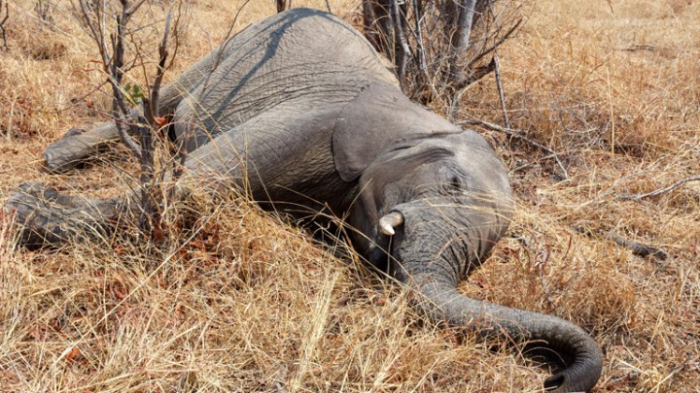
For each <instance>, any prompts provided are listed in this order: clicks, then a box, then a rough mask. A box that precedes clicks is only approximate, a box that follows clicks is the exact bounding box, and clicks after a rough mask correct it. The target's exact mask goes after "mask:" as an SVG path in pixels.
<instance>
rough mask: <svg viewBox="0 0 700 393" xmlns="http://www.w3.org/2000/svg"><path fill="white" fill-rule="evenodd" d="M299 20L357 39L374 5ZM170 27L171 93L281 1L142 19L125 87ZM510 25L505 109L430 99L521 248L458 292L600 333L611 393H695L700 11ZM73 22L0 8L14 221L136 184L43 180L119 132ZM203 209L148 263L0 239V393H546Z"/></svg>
mask: <svg viewBox="0 0 700 393" xmlns="http://www.w3.org/2000/svg"><path fill="white" fill-rule="evenodd" d="M97 3H99V2H97ZM292 5H293V6H295V7H300V6H309V7H314V8H319V9H326V8H327V7H330V8H331V10H332V11H333V12H334V13H335V14H337V15H340V16H341V17H343V18H345V19H346V20H349V21H351V22H352V23H353V24H354V25H356V26H358V28H361V27H362V24H363V21H362V14H361V1H360V0H328V1H325V0H294V1H293V4H292ZM171 8H172V9H173V10H174V11H173V12H174V13H175V14H176V16H177V21H178V23H177V24H175V25H173V29H172V30H173V34H172V36H171V38H170V40H171V42H174V40H176V41H177V48H178V49H177V53H176V54H174V53H172V52H171V54H174V55H175V56H174V57H173V59H174V60H173V64H172V66H171V67H170V69H169V70H168V72H167V73H166V75H165V78H166V79H168V78H171V77H172V76H173V75H176V74H177V73H178V71H179V70H182V69H184V68H186V67H187V66H188V65H190V64H192V63H193V62H195V61H196V60H197V59H198V58H200V57H201V56H203V55H204V54H206V53H208V52H209V51H211V49H212V48H214V47H215V46H216V45H218V43H220V42H221V41H223V40H224V39H225V37H227V35H228V33H229V30H230V29H232V30H233V31H239V30H241V29H243V28H245V27H246V26H248V25H249V24H252V23H255V22H256V21H258V20H261V19H263V18H265V17H267V16H269V15H272V14H273V13H274V12H276V4H275V2H273V1H267V0H252V1H249V2H245V1H238V0H236V1H224V2H219V1H213V0H191V1H183V2H182V3H177V2H174V1H173V2H171V1H147V3H146V5H145V6H144V7H143V8H142V9H141V10H140V12H139V13H138V14H136V15H134V17H133V20H132V21H131V23H132V25H131V26H140V28H139V29H135V31H134V32H133V35H130V36H129V37H128V40H129V43H130V45H131V47H133V48H139V50H140V53H141V54H142V56H143V59H144V61H143V62H144V63H145V66H144V67H141V66H138V67H134V68H133V69H132V70H131V71H130V72H129V73H128V76H127V77H125V81H124V82H125V83H127V82H128V83H131V84H132V86H133V84H139V85H140V86H147V85H148V82H146V78H151V79H152V78H153V76H154V75H155V72H154V64H155V62H157V60H158V53H157V49H158V43H159V42H160V40H161V38H162V29H163V25H164V20H165V15H166V13H167V11H168V9H171ZM239 11H240V13H239ZM517 12H518V18H522V19H523V23H522V25H521V26H519V28H518V31H517V33H516V34H514V35H513V36H512V37H511V38H510V39H508V40H506V41H505V43H504V44H503V45H502V46H500V47H499V49H498V56H499V60H500V67H499V68H500V82H501V84H502V88H503V89H502V91H503V100H501V98H500V96H499V93H498V89H497V81H496V77H495V74H494V73H493V72H492V73H490V74H488V75H486V76H485V77H483V78H481V79H479V80H478V81H475V82H474V83H471V84H470V85H469V86H468V87H467V88H466V89H465V90H464V92H463V93H462V94H461V95H459V97H458V99H459V102H458V104H459V105H458V110H457V111H456V112H455V111H454V108H455V105H454V102H453V100H451V99H448V98H449V97H443V96H441V95H442V94H447V93H448V92H446V91H438V92H437V93H438V96H432V97H429V99H427V98H426V97H419V96H417V97H415V98H416V99H422V100H423V101H424V102H425V103H427V105H429V106H430V108H431V109H432V110H434V111H436V112H438V113H441V114H443V115H446V116H454V119H455V120H454V121H455V122H458V123H462V124H464V125H465V127H473V128H475V129H477V130H479V131H480V132H481V133H482V134H483V135H485V136H486V137H487V138H488V139H489V140H490V142H491V143H492V145H493V146H494V147H495V149H496V150H497V152H498V153H499V155H500V156H501V157H503V160H504V162H505V163H506V165H507V167H508V168H509V171H510V177H511V181H512V184H513V188H514V191H515V194H516V200H517V204H518V209H517V211H516V218H515V221H514V222H513V223H512V225H511V228H510V230H509V233H508V236H507V237H506V238H504V239H503V240H502V241H501V242H500V243H499V245H498V246H497V248H496V250H495V251H494V253H493V255H492V257H491V258H490V260H489V261H488V262H487V263H486V264H485V265H484V266H483V267H482V268H481V269H479V270H477V271H476V272H475V273H474V274H472V276H471V277H470V278H469V280H467V281H466V282H464V283H463V285H462V286H461V288H460V290H461V291H463V292H464V293H465V294H467V295H468V296H471V297H474V298H478V299H483V300H488V301H491V302H495V303H499V304H503V305H507V306H511V307H516V308H522V309H528V310H535V311H540V312H544V313H549V314H554V315H557V316H559V317H562V318H565V319H568V320H571V321H572V322H574V323H576V324H578V325H579V326H582V327H583V328H584V329H586V330H587V331H589V332H590V333H591V335H592V336H593V337H594V338H595V339H596V341H597V342H598V343H599V344H600V345H601V347H602V348H603V351H604V353H605V367H604V371H603V376H602V377H601V380H600V382H599V384H598V385H597V388H596V391H599V392H690V391H697V389H698V386H699V385H700V267H699V263H700V181H698V180H699V176H700V78H699V77H698V75H700V46H699V45H698V43H700V25H698V24H697V21H698V20H700V2H698V1H692V0H661V1H651V0H629V1H616V0H609V1H602V0H601V1H593V2H580V1H572V0H531V1H526V2H520V3H518V11H517ZM5 15H7V18H6V19H5ZM78 16H79V15H76V10H75V9H74V8H73V7H72V6H71V3H70V2H69V1H66V0H54V1H49V0H41V1H30V0H16V1H14V2H8V1H7V0H5V1H2V2H0V27H1V28H2V29H0V34H2V33H5V32H6V34H4V37H3V36H2V35H0V40H2V39H3V38H4V39H5V40H3V41H0V179H1V180H0V204H3V203H4V201H5V200H6V199H7V198H8V197H9V195H10V193H11V192H12V191H13V190H14V189H15V188H16V187H17V186H18V185H19V184H20V183H21V182H22V181H26V180H35V181H41V182H44V183H46V184H47V185H49V186H52V187H54V188H56V189H58V190H60V191H63V192H67V193H71V194H81V195H87V196H90V197H96V198H105V197H109V196H114V195H117V194H119V193H121V192H123V190H125V189H127V188H128V187H133V186H135V185H136V184H137V183H138V170H139V163H138V161H137V160H135V159H133V158H132V156H131V154H130V152H129V150H128V149H127V148H126V147H124V148H122V149H121V150H118V151H117V152H116V153H110V154H109V155H105V156H104V157H103V158H104V160H102V161H104V162H97V163H92V164H90V165H87V166H86V167H85V168H82V169H80V170H75V171H71V172H69V173H66V174H58V175H57V174H49V173H47V172H46V171H44V170H42V168H43V165H42V158H41V153H42V151H43V149H44V148H45V147H46V145H47V144H48V143H50V142H52V141H54V140H56V139H58V138H60V137H61V136H62V135H63V133H64V132H65V131H66V130H68V129H69V128H71V127H74V126H77V127H81V128H89V127H90V126H92V125H94V124H97V123H98V122H100V121H104V120H105V119H108V118H109V116H110V112H111V105H112V101H111V90H110V87H109V85H107V84H106V83H105V75H104V73H103V69H102V65H101V63H100V62H101V60H99V58H100V57H99V53H98V51H97V48H96V47H95V43H94V42H93V40H91V38H90V36H89V34H88V33H87V31H86V29H85V26H84V25H81V24H80V23H79V22H78V19H77V17H78ZM234 21H235V23H234ZM151 79H149V80H151ZM502 101H503V102H502ZM503 106H505V109H506V110H505V116H504V111H503V109H502V107H503ZM506 118H507V123H508V125H509V127H510V128H506V120H505V119H506ZM188 204H189V207H190V209H188V210H181V211H178V210H176V209H175V210H174V211H172V212H171V215H170V216H168V217H167V219H168V220H170V221H168V222H169V223H171V224H172V225H170V226H168V227H166V230H167V232H168V233H167V234H166V235H167V236H166V238H167V241H165V242H162V244H161V245H160V246H159V247H155V248H154V247H153V246H152V244H151V242H150V240H152V239H150V240H149V239H144V238H143V237H140V236H139V235H138V234H137V232H138V226H125V227H124V228H123V229H124V231H123V232H124V233H125V234H124V235H120V236H115V237H112V238H104V239H102V240H90V241H76V242H73V243H71V244H68V245H66V246H63V247H61V248H60V249H55V250H27V249H23V248H20V247H17V246H16V242H15V235H14V234H15V232H14V230H13V226H12V217H11V215H9V214H5V215H2V216H1V218H2V220H0V391H3V392H26V391H32V392H44V391H100V392H110V391H113V392H123V391H134V392H136V391H139V392H140V391H182V392H184V391H241V392H247V391H275V392H286V391H289V392H296V391H379V392H383V391H421V392H423V391H430V392H433V391H434V392H445V391H460V392H464V391H468V392H492V391H493V392H509V391H517V392H527V391H530V392H536V391H541V389H542V388H541V386H542V381H543V380H544V378H546V376H548V375H549V374H548V371H547V370H545V369H538V368H536V367H531V363H529V361H528V360H526V359H525V357H524V356H522V355H521V354H518V353H514V352H513V351H512V350H511V349H510V348H509V347H508V346H507V345H506V343H503V346H502V347H500V346H499V347H491V346H487V345H485V344H483V343H482V342H480V341H478V340H475V339H474V338H472V337H469V336H467V337H465V336H462V335H459V334H458V332H455V331H454V330H451V329H447V328H444V327H441V326H435V325H433V324H430V323H423V322H421V320H422V319H421V318H420V316H419V315H417V314H416V313H415V311H413V309H411V308H410V307H408V305H409V303H410V299H409V294H408V293H406V292H404V291H402V290H401V288H399V287H398V286H396V285H393V284H392V283H390V282H388V281H385V280H381V279H377V278H376V277H375V276H374V275H373V274H371V273H369V272H367V271H366V270H365V269H364V268H363V266H362V264H361V263H360V262H359V261H358V260H357V258H355V257H353V255H352V252H351V251H350V250H348V249H347V246H345V245H344V243H342V242H338V243H337V244H333V245H327V244H318V242H316V241H315V240H314V239H313V237H311V236H309V233H308V232H307V231H304V230H300V229H297V228H295V227H294V226H292V225H290V224H288V223H287V222H285V220H283V219H281V218H279V217H277V216H275V215H272V214H269V213H266V212H263V211H261V210H260V209H259V208H258V207H257V206H256V205H254V204H252V203H251V202H250V201H248V200H246V198H244V197H242V196H240V195H236V194H234V193H232V194H231V195H222V196H218V197H217V198H216V199H214V198H212V197H211V196H209V195H206V194H204V193H203V194H201V195H192V196H191V198H190V200H189V201H188ZM193 211H196V212H199V213H198V214H196V215H195V214H192V213H191V212H193ZM632 242H636V243H637V245H640V244H643V245H650V246H653V247H656V248H658V249H660V250H663V251H664V254H661V253H658V254H655V255H649V256H643V255H640V254H643V253H640V252H638V251H639V250H636V251H635V250H634V247H631V246H634V244H631V243H632Z"/></svg>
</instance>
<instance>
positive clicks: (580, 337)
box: [410, 273, 603, 393]
mask: <svg viewBox="0 0 700 393" xmlns="http://www.w3.org/2000/svg"><path fill="white" fill-rule="evenodd" d="M410 281H411V282H412V283H413V284H415V287H417V289H418V291H419V292H420V293H421V294H422V295H423V299H424V301H422V302H421V303H420V305H419V308H420V310H421V311H422V312H424V313H425V314H426V315H427V316H428V317H429V318H430V319H432V320H433V321H435V322H447V323H449V324H450V325H452V326H456V327H465V328H467V329H469V330H472V331H474V332H476V333H477V334H479V335H480V336H482V337H483V338H486V339H488V338H494V337H498V336H501V337H502V336H507V337H509V338H510V339H512V340H514V341H516V342H523V343H526V344H525V351H524V353H525V354H526V355H527V356H533V357H538V356H544V357H546V358H547V360H550V361H554V362H555V363H558V364H559V365H560V366H561V369H560V370H559V372H557V373H556V374H554V375H552V376H550V377H549V378H547V379H546V380H545V383H544V387H545V389H546V391H548V392H562V393H563V392H579V391H586V392H587V391H590V390H591V389H592V388H593V386H595V384H596V382H597V381H598V378H600V374H601V372H602V368H603V355H602V353H601V351H600V348H599V347H598V345H597V344H596V343H595V341H593V339H592V338H591V337H590V336H589V335H588V334H587V333H586V332H585V331H584V330H583V329H581V328H580V327H578V326H576V325H573V324H571V323H570V322H567V321H565V320H563V319H560V318H557V317H554V316H551V315H545V314H539V313H535V312H529V311H523V310H517V309H511V308H508V307H503V306H498V305H495V304H491V303H486V302H481V301H478V300H474V299H471V298H468V297H466V296H464V295H462V294H461V293H459V292H458V291H457V290H456V288H455V283H452V282H450V281H451V280H440V279H436V278H435V276H434V275H433V274H429V273H423V274H420V275H418V276H414V277H413V278H412V279H411V280H410ZM412 286H413V285H412Z"/></svg>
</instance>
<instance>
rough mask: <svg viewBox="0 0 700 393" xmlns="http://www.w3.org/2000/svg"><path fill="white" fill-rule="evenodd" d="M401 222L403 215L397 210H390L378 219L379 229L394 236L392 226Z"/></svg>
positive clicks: (394, 232) (394, 226) (396, 225)
mask: <svg viewBox="0 0 700 393" xmlns="http://www.w3.org/2000/svg"><path fill="white" fill-rule="evenodd" d="M401 224H403V215H402V214H401V213H399V212H391V213H389V214H386V215H385V216H384V217H382V218H381V219H379V230H380V231H381V232H382V233H383V234H385V235H387V236H394V234H396V231H395V230H394V228H396V227H398V226H399V225H401Z"/></svg>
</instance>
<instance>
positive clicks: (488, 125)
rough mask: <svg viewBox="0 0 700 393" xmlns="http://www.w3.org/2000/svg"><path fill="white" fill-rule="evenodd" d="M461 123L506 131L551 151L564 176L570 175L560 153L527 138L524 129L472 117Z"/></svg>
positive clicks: (505, 132)
mask: <svg viewBox="0 0 700 393" xmlns="http://www.w3.org/2000/svg"><path fill="white" fill-rule="evenodd" d="M460 125H477V126H480V127H484V128H486V129H488V130H491V131H496V132H501V133H504V134H506V135H508V136H510V137H513V138H517V139H520V140H521V141H524V142H526V143H528V144H529V145H532V146H534V147H536V148H538V149H540V150H542V151H544V152H546V153H549V154H550V155H551V156H552V157H553V158H554V160H555V161H556V162H557V165H559V168H561V170H562V174H563V176H564V178H568V177H569V172H568V171H567V170H566V167H564V164H563V163H562V162H561V160H560V159H559V156H560V153H557V152H556V151H554V150H552V149H550V148H549V147H547V146H545V145H543V144H541V143H539V142H535V141H533V140H532V139H529V138H527V137H526V136H525V133H524V132H523V131H518V130H512V129H510V128H504V127H501V126H499V125H497V124H493V123H489V122H487V121H483V120H477V119H470V120H466V121H463V122H461V123H460Z"/></svg>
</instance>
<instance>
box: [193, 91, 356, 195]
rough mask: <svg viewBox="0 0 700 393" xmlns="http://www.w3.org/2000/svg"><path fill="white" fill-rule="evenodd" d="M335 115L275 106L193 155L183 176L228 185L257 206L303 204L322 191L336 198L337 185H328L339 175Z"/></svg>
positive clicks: (334, 110) (331, 110) (335, 111)
mask: <svg viewBox="0 0 700 393" xmlns="http://www.w3.org/2000/svg"><path fill="white" fill-rule="evenodd" d="M338 112H339V107H337V108H336V107H334V106H333V105H328V106H327V107H323V108H322V109H318V108H309V107H308V106H304V107H300V106H299V105H296V104H294V103H289V104H286V105H280V106H278V107H276V108H274V109H272V110H269V111H266V112H265V113H264V114H262V115H260V116H257V117H254V118H252V119H250V120H248V121H246V122H245V123H243V124H240V125H238V126H236V127H234V128H233V129H231V130H229V131H227V132H225V133H223V134H220V135H218V136H216V137H215V138H214V139H213V140H212V141H211V142H210V143H207V144H205V145H203V146H201V147H198V148H197V149H196V150H194V151H192V152H191V153H190V154H189V155H188V157H187V160H186V161H185V175H184V176H185V177H186V178H188V179H190V180H191V181H194V182H197V183H198V184H199V186H201V185H202V184H201V183H202V181H204V182H208V183H210V185H214V184H215V186H214V187H220V186H223V187H230V186H233V187H234V188H238V189H239V190H243V191H246V192H248V193H250V195H251V196H253V198H254V199H255V200H256V201H280V200H283V201H285V202H293V201H297V200H298V201H304V200H305V198H306V197H315V198H318V199H320V198H325V196H322V195H320V194H319V193H320V192H323V191H328V190H333V192H335V193H338V192H337V190H338V188H337V187H342V185H340V184H339V185H337V186H336V185H335V184H332V182H333V181H334V179H335V178H338V176H337V174H336V171H335V166H334V164H333V157H332V155H331V136H332V131H333V127H334V126H335V121H336V119H337V116H338ZM338 179H339V178H338ZM181 181H185V180H184V179H182V180H181ZM205 187H206V185H205ZM301 194H305V196H302V195H301ZM306 199H308V198H306ZM302 203H305V202H302Z"/></svg>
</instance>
